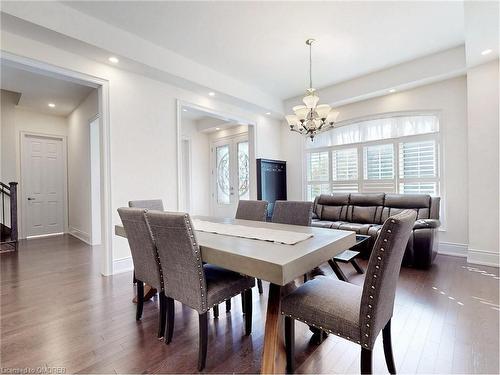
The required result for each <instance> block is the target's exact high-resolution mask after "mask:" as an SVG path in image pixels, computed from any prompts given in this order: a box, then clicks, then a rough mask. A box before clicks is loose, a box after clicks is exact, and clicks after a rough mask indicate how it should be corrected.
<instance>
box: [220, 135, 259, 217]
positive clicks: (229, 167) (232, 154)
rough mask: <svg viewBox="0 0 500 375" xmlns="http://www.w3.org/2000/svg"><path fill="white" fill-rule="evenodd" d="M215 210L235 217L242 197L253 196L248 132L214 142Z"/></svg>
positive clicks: (221, 214)
mask: <svg viewBox="0 0 500 375" xmlns="http://www.w3.org/2000/svg"><path fill="white" fill-rule="evenodd" d="M211 149H212V177H213V178H212V214H213V215H214V216H219V217H234V215H235V213H236V208H237V207H238V202H239V200H240V199H249V198H250V191H249V188H250V158H249V149H248V135H243V136H236V137H232V138H225V139H223V140H220V141H217V142H214V143H213V145H212V148H211Z"/></svg>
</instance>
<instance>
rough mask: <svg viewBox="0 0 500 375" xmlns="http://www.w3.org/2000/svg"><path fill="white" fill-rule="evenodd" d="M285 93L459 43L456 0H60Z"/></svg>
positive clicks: (282, 95)
mask: <svg viewBox="0 0 500 375" xmlns="http://www.w3.org/2000/svg"><path fill="white" fill-rule="evenodd" d="M65 4H66V5H68V6H71V7H73V8H75V9H77V10H79V11H81V12H84V13H86V14H88V15H91V16H93V17H96V18H99V19H101V20H103V21H105V22H107V23H109V24H112V25H114V26H116V27H119V28H121V29H123V30H126V31H128V32H130V33H133V34H135V35H137V36H139V37H141V38H143V39H146V40H148V41H150V42H153V43H155V44H157V45H159V46H162V47H164V48H166V49H170V50H172V51H174V52H176V53H179V54H181V55H183V56H185V57H188V58H190V59H192V60H194V61H196V62H198V63H200V64H203V65H206V66H209V67H211V68H213V69H215V70H217V71H220V72H223V73H225V74H228V75H230V76H233V77H235V78H237V79H239V80H241V81H244V82H248V83H251V84H252V85H255V86H257V87H259V88H260V89H262V90H263V91H265V92H268V93H270V94H273V95H276V96H278V97H279V98H281V99H286V98H289V97H293V96H295V95H299V94H301V93H302V92H303V90H304V89H305V87H306V86H307V82H308V78H307V72H308V51H307V48H306V46H305V44H304V42H305V40H306V39H307V38H309V37H313V38H316V39H317V41H318V42H317V44H316V45H315V48H314V50H313V62H314V72H313V84H314V86H316V87H318V88H320V87H325V86H328V85H331V84H334V83H338V82H341V81H345V80H348V79H351V78H354V77H358V76H361V75H364V74H368V73H371V72H374V71H377V70H380V69H383V68H387V67H389V66H392V65H395V64H399V63H402V62H405V61H409V60H412V59H415V58H417V57H421V56H425V55H428V54H431V53H435V52H437V51H441V50H444V49H447V48H450V47H454V46H457V45H461V44H463V43H464V15H463V2H461V1H450V2H436V1H431V2H423V1H422V2H419V1H414V2H403V1H401V2H378V1H377V2H355V1H349V2H314V3H313V2H290V1H287V2H117V1H114V2H103V1H99V2H92V1H88V2H65Z"/></svg>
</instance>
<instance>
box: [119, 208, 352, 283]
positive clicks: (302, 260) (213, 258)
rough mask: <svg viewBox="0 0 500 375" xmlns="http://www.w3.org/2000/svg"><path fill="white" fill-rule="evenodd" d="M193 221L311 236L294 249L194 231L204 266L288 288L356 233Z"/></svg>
mask: <svg viewBox="0 0 500 375" xmlns="http://www.w3.org/2000/svg"><path fill="white" fill-rule="evenodd" d="M195 218H197V219H200V220H205V221H212V222H218V223H228V224H232V223H234V224H238V225H245V226H250V227H261V228H270V229H281V230H288V231H296V232H304V233H312V234H313V237H311V238H309V239H307V240H305V241H302V242H299V243H297V244H295V245H285V244H277V243H272V242H267V241H260V240H253V239H248V238H240V237H231V236H225V235H220V234H215V233H207V232H201V231H196V237H197V239H198V244H199V246H200V248H201V252H202V258H203V260H204V261H205V262H207V263H211V264H215V265H217V266H220V267H223V268H226V269H230V270H232V271H236V272H240V273H242V274H245V275H248V276H253V277H256V278H259V279H262V280H266V281H269V282H271V283H274V284H278V285H286V284H288V283H289V282H291V281H293V280H294V279H295V278H297V277H299V276H301V275H303V274H305V273H306V272H308V271H310V270H311V269H313V268H314V267H316V266H318V265H320V264H322V263H324V262H326V261H328V260H329V259H331V258H333V257H334V256H335V255H337V254H339V253H341V252H342V251H344V250H346V249H349V248H350V247H352V246H354V245H355V244H356V233H355V232H351V231H344V230H336V229H325V228H315V227H303V226H295V225H285V224H275V223H266V222H259V221H249V220H236V219H223V218H215V217H207V216H196V217H195ZM115 233H116V234H117V235H118V236H122V237H126V235H125V231H124V229H123V227H122V226H120V225H117V226H116V227H115Z"/></svg>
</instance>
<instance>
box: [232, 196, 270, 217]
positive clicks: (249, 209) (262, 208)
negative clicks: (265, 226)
mask: <svg viewBox="0 0 500 375" xmlns="http://www.w3.org/2000/svg"><path fill="white" fill-rule="evenodd" d="M266 216H267V202H266V201H251V200H240V201H239V202H238V209H237V210H236V216H235V218H236V219H242V220H254V221H266Z"/></svg>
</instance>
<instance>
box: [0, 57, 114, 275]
mask: <svg viewBox="0 0 500 375" xmlns="http://www.w3.org/2000/svg"><path fill="white" fill-rule="evenodd" d="M0 67H1V70H2V80H1V89H2V113H8V114H9V115H8V116H2V125H1V126H2V155H1V156H2V157H1V165H2V168H1V171H0V178H1V180H2V181H4V180H5V181H9V182H10V181H16V182H19V185H18V204H17V206H18V207H19V211H18V223H19V234H20V235H19V238H20V239H27V240H29V239H30V238H33V237H39V236H47V235H60V234H69V235H72V236H73V237H76V238H78V239H80V240H82V241H84V242H86V243H88V244H89V245H92V246H97V249H98V250H99V251H100V253H101V273H102V274H103V275H110V274H112V273H113V262H112V249H111V233H112V232H111V228H112V225H111V208H110V199H109V194H110V176H109V172H110V170H109V121H108V119H109V114H108V104H107V103H108V92H109V90H108V82H107V81H105V80H101V79H99V78H95V77H91V76H87V75H85V74H82V73H77V72H74V71H67V70H65V69H61V68H59V67H55V66H52V65H48V64H45V63H42V62H39V61H36V60H31V59H26V58H23V57H20V56H16V55H13V54H9V53H5V54H3V56H2V58H1V59H0ZM4 120H5V121H4ZM4 146H5V147H4Z"/></svg>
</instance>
